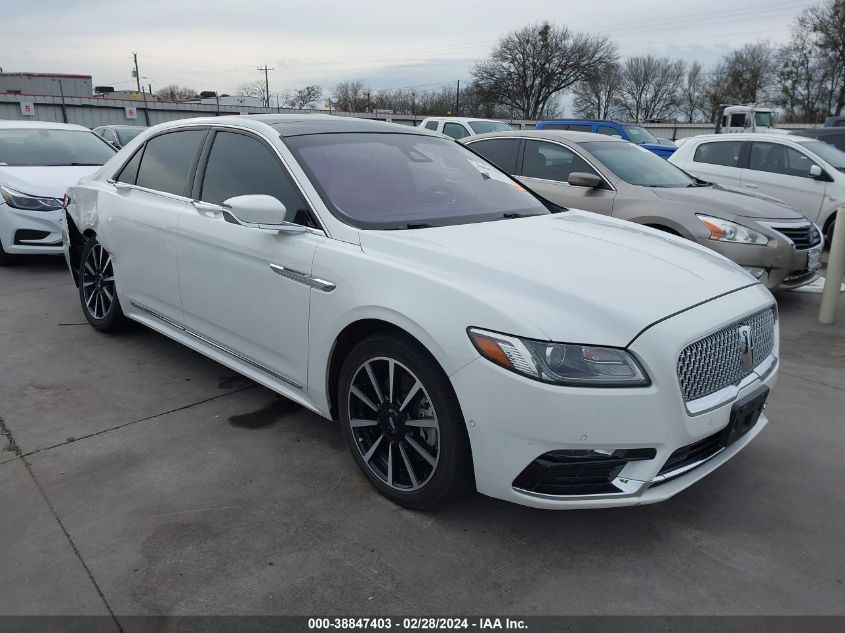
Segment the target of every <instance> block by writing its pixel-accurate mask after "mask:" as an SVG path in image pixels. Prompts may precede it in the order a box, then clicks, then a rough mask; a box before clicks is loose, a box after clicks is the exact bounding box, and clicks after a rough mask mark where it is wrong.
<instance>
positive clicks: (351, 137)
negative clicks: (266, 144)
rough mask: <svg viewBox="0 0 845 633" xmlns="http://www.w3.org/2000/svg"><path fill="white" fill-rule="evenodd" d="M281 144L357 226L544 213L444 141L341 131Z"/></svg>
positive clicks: (478, 159)
mask: <svg viewBox="0 0 845 633" xmlns="http://www.w3.org/2000/svg"><path fill="white" fill-rule="evenodd" d="M285 142H286V143H287V144H288V146H289V147H290V149H291V151H292V152H293V153H294V155H295V156H296V158H297V160H298V161H299V163H300V165H302V167H303V168H304V169H305V171H306V172H308V174H309V176H310V178H311V181H312V182H313V183H314V184H315V186H316V187H317V189H318V190H319V191H320V193H321V194H322V197H323V200H325V202H326V203H327V204H328V206H329V208H330V210H331V211H332V212H333V213H334V214H335V215H336V216H338V217H339V218H340V219H341V220H343V221H344V222H347V223H349V224H351V225H353V226H357V227H360V228H368V229H400V228H424V227H427V226H443V225H450V224H467V223H471V222H483V221H487V220H494V219H499V218H502V217H508V216H509V217H515V216H523V215H539V214H545V213H548V212H549V211H548V209H547V208H546V207H545V206H543V204H541V203H540V201H539V200H537V198H535V197H534V196H533V195H531V194H529V193H528V192H527V191H526V190H525V189H524V188H523V187H522V186H521V185H520V184H518V183H517V182H515V181H514V180H512V179H511V178H510V177H509V176H507V175H506V174H504V173H502V172H501V171H499V170H498V169H497V168H496V167H494V166H493V165H491V164H490V163H488V162H486V161H485V160H484V159H483V158H481V157H479V156H477V155H476V154H473V153H472V152H470V151H469V150H468V149H466V148H465V147H463V146H462V145H459V144H457V143H454V142H453V141H451V140H449V139H445V138H433V137H430V136H422V135H416V134H390V133H387V134H385V133H343V134H310V135H304V136H295V137H291V138H286V139H285Z"/></svg>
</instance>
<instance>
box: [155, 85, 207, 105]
mask: <svg viewBox="0 0 845 633" xmlns="http://www.w3.org/2000/svg"><path fill="white" fill-rule="evenodd" d="M156 96H157V97H158V98H159V99H164V100H165V101H185V100H186V99H195V98H196V96H197V91H196V90H194V89H193V88H186V87H185V86H179V85H177V84H170V85H168V86H164V87H163V88H159V89H158V92H157V93H156Z"/></svg>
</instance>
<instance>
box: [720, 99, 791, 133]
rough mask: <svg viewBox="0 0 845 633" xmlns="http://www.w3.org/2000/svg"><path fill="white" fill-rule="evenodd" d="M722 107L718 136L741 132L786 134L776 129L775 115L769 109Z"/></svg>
mask: <svg viewBox="0 0 845 633" xmlns="http://www.w3.org/2000/svg"><path fill="white" fill-rule="evenodd" d="M720 107H721V109H722V114H721V116H720V117H719V121H718V123H717V125H716V133H717V134H720V133H721V134H730V133H739V132H767V133H770V134H786V131H784V130H779V129H777V128H775V114H774V112H773V111H772V109H771V108H769V107H766V106H758V105H726V104H722V105H721V106H720Z"/></svg>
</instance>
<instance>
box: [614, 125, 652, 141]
mask: <svg viewBox="0 0 845 633" xmlns="http://www.w3.org/2000/svg"><path fill="white" fill-rule="evenodd" d="M622 127H623V128H624V130H625V131H626V132H627V133H628V140H630V141H631V142H632V143H636V144H637V145H640V144H641V143H657V139H656V138H654V135H653V134H652V133H651V132H649V131H648V130H647V129H645V128H644V127H640V126H639V125H623V126H622Z"/></svg>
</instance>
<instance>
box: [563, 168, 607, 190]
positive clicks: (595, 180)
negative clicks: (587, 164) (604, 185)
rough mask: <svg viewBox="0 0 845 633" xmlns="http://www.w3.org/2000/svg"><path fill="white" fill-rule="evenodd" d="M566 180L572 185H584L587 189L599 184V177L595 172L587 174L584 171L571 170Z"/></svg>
mask: <svg viewBox="0 0 845 633" xmlns="http://www.w3.org/2000/svg"><path fill="white" fill-rule="evenodd" d="M567 182H568V183H569V184H570V185H572V186H573V187H586V188H588V189H595V188H596V187H598V186H599V185H600V184H601V178H599V177H598V176H597V175H596V174H588V173H587V172H584V171H573V172H572V173H571V174H569V180H567Z"/></svg>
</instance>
